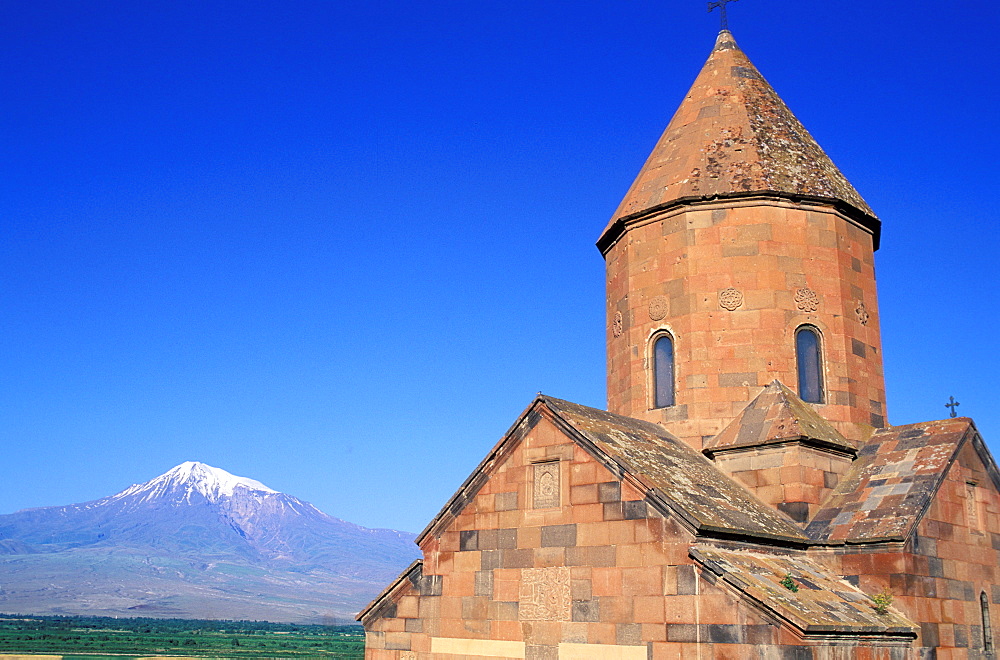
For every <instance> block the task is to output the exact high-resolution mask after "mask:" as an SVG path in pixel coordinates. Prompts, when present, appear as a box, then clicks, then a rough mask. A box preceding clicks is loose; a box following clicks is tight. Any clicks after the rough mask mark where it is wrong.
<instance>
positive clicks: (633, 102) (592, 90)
mask: <svg viewBox="0 0 1000 660" xmlns="http://www.w3.org/2000/svg"><path fill="white" fill-rule="evenodd" d="M4 8H5V12H4V18H3V20H2V21H0V85H2V89H3V90H4V93H3V96H2V100H0V135H2V136H3V139H2V140H0V179H2V181H3V185H0V264H2V273H3V275H2V279H0V360H2V362H0V441H2V442H3V446H4V456H5V466H6V470H5V474H4V479H2V480H0V513H9V512H12V511H15V510H17V509H21V508H26V507H34V506H48V505H57V504H66V503H70V502H79V501H85V500H89V499H94V498H97V497H101V496H104V495H108V494H111V493H113V492H116V491H118V490H121V489H123V488H125V487H127V486H129V485H130V484H132V483H134V482H140V481H145V480H147V479H150V478H152V477H154V476H156V475H158V474H160V473H162V472H164V471H166V470H167V469H169V468H171V467H172V466H174V465H176V464H178V463H180V462H182V461H186V460H200V461H203V462H206V463H209V464H211V465H215V466H217V467H221V468H224V469H226V470H229V471H230V472H233V473H235V474H239V475H243V476H249V477H252V478H255V479H258V480H260V481H262V482H264V483H265V484H267V485H269V486H271V487H272V488H276V489H279V490H282V491H285V492H289V493H291V494H294V495H297V496H299V497H301V498H303V499H306V500H309V501H312V502H313V503H315V504H316V505H317V506H319V507H320V508H321V509H323V510H324V511H327V512H328V513H331V514H333V515H336V516H338V517H341V518H344V519H347V520H351V521H353V522H357V523H360V524H364V525H367V526H380V527H381V526H384V527H394V528H397V529H406V530H410V531H419V529H421V528H422V527H423V525H424V524H425V523H426V522H427V521H428V520H429V519H430V518H431V517H432V516H433V515H434V514H435V513H436V512H437V510H438V508H439V507H440V506H441V505H442V504H443V503H444V501H445V500H446V499H447V498H448V497H449V496H450V495H451V493H452V492H453V491H454V490H455V488H456V487H457V486H458V485H459V484H460V483H461V482H462V480H463V479H464V478H465V477H466V476H467V474H468V473H469V471H470V470H471V469H472V468H473V467H474V466H475V465H476V463H478V461H479V460H480V459H481V458H482V457H483V456H484V455H485V453H486V452H487V451H488V449H489V448H490V447H491V446H492V445H493V444H494V443H495V442H496V440H497V439H498V438H499V437H500V436H501V435H502V434H503V432H504V431H505V430H506V429H507V427H508V426H509V424H510V423H511V422H513V421H514V419H515V418H516V416H517V415H518V414H519V413H520V411H521V410H522V409H523V408H524V407H525V406H526V405H527V404H528V403H529V402H530V401H531V399H532V397H533V396H534V395H535V393H536V392H538V391H543V392H545V393H547V394H551V395H553V396H557V397H561V398H565V399H570V400H573V401H577V402H579V403H583V404H587V405H593V406H598V407H603V405H604V400H605V399H604V397H605V394H604V346H603V342H604V326H605V319H604V305H603V295H604V284H603V261H602V259H601V256H600V254H599V253H598V251H597V249H596V248H595V247H594V241H595V240H596V239H597V236H598V234H599V232H600V230H601V229H602V228H603V227H604V225H605V223H606V222H607V220H608V218H609V217H610V215H611V213H612V212H613V211H614V209H615V207H616V205H617V203H618V201H619V200H620V199H621V197H622V196H623V195H624V193H625V191H626V189H627V188H628V185H629V183H630V182H631V180H632V178H633V177H634V176H635V174H636V173H637V171H638V169H639V167H640V166H641V165H642V162H643V160H644V159H645V157H646V155H647V154H648V152H649V151H650V150H651V149H652V147H653V145H654V143H655V141H656V139H657V137H658V136H659V134H660V132H661V131H662V130H663V128H664V127H665V126H666V124H667V122H668V121H669V119H670V116H671V115H672V113H673V111H674V109H675V108H676V106H677V104H678V103H679V102H680V100H681V98H682V97H683V95H684V93H685V92H686V90H687V88H688V86H689V85H690V84H691V82H692V81H693V80H694V77H695V75H696V74H697V72H698V70H699V69H700V68H701V66H702V64H703V63H704V60H705V59H706V57H707V56H708V53H709V51H710V49H711V46H712V44H713V42H714V39H715V36H716V32H717V30H718V17H717V15H714V16H713V15H709V14H708V13H707V12H706V8H705V3H704V2H700V1H692V2H677V1H667V2H663V1H659V2H653V1H651V0H650V1H645V0H642V1H638V0H637V1H630V0H626V1H619V2H604V3H597V2H589V3H588V2H584V3H580V2H563V1H559V2H538V1H537V0H536V1H534V2H526V1H524V0H507V1H505V2H468V1H462V2H460V1H458V0H454V1H447V2H445V1H438V0H429V1H425V2H419V3H415V2H414V3H402V2H382V1H373V0H366V1H360V0H338V1H337V2H332V1H331V2H308V1H299V2H275V1H272V0H257V1H249V2H248V1H246V0H243V1H241V2H235V1H229V2H223V1H218V0H209V1H208V2H197V3H196V2H189V1H179V2H178V1H174V0H172V1H170V2H166V1H150V2H140V3H135V2H124V1H122V2H101V1H90V2H69V1H66V0H62V1H60V2H51V1H49V0H39V1H37V2H25V1H21V0H15V1H14V2H11V3H7V4H6V5H5V7H4ZM998 18H1000V10H998V8H997V6H996V5H995V4H990V3H972V2H949V3H942V2H916V3H910V4H907V5H892V4H887V3H872V2H859V1H855V0H849V1H845V2H837V3H831V2H819V1H814V0H803V1H801V2H796V3H790V2H787V1H786V2H778V1H777V0H741V1H740V2H734V3H731V4H730V23H731V27H732V30H733V32H734V34H735V36H736V39H737V41H738V42H739V43H740V45H741V47H742V48H743V49H744V51H745V52H746V53H747V54H748V55H749V57H750V58H751V59H752V60H753V61H754V63H755V64H756V65H757V67H758V68H759V69H760V70H761V72H762V73H763V74H764V75H765V77H767V78H768V80H769V81H770V82H771V83H772V85H774V87H775V88H776V89H777V91H778V93H779V94H780V95H781V96H782V97H783V98H784V99H785V101H786V102H787V103H788V105H789V106H790V107H791V109H792V110H793V111H794V112H795V113H796V114H797V115H798V117H799V118H800V119H801V120H802V121H803V123H804V124H805V125H806V126H807V127H808V128H809V129H810V131H811V132H812V133H813V135H814V136H815V137H816V138H817V140H818V141H819V142H820V144H821V145H822V146H823V147H824V148H825V149H826V150H827V152H828V153H829V154H830V155H831V157H832V158H833V160H834V161H835V162H836V163H837V164H838V165H839V166H840V168H841V169H842V170H843V171H844V172H845V174H846V175H847V176H848V178H849V179H850V180H851V181H852V182H853V183H854V185H855V187H856V188H857V189H858V190H859V191H860V192H861V194H862V195H863V196H864V197H865V198H866V199H867V201H868V202H869V204H870V205H871V206H872V207H873V208H874V209H875V210H876V212H877V213H878V214H879V215H880V217H881V218H882V221H883V240H882V249H881V250H880V251H879V252H878V253H877V266H878V277H879V294H880V311H881V320H882V330H883V348H884V355H885V364H886V373H887V386H888V413H889V421H890V422H892V423H895V424H902V423H908V422H914V421H922V420H927V419H935V418H940V417H944V416H946V415H947V410H946V409H945V408H944V407H943V404H944V403H945V402H946V401H947V399H948V397H949V396H951V395H954V396H955V397H956V398H957V399H958V400H959V401H961V407H960V408H959V412H960V413H961V414H968V415H971V416H972V417H973V418H974V419H975V420H976V422H977V424H978V426H979V428H980V430H981V431H982V432H983V434H984V436H985V437H986V439H987V442H988V443H989V444H990V446H991V447H993V448H994V450H995V451H996V450H997V448H998V447H1000V444H998V443H1000V410H998V409H997V407H996V405H995V400H996V399H997V396H998V394H1000V387H998V383H997V376H996V374H997V373H998V371H1000V369H998V367H1000V358H998V355H1000V351H998V346H997V343H998V342H997V333H996V332H995V330H994V329H993V323H994V322H995V321H996V320H997V303H996V301H995V300H994V298H995V297H996V292H995V291H994V289H995V288H996V285H997V280H998V278H997V274H998V268H997V264H996V258H995V253H996V249H997V245H998V244H1000V223H998V218H997V215H998V213H997V210H996V208H997V204H996V199H995V196H996V194H997V191H998V184H997V182H998V181H1000V165H998V159H997V157H996V154H997V153H1000V139H998V131H997V130H996V127H995V126H994V124H995V123H996V119H997V108H998V107H1000V93H998V75H997V72H996V70H995V64H994V60H995V58H994V56H993V52H992V51H993V48H992V47H993V40H994V38H995V34H996V33H997V28H998V27H1000V20H998Z"/></svg>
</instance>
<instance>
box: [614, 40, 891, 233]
mask: <svg viewBox="0 0 1000 660" xmlns="http://www.w3.org/2000/svg"><path fill="white" fill-rule="evenodd" d="M755 193H774V194H778V195H783V196H789V197H794V198H819V199H822V200H828V201H831V202H834V203H836V204H837V205H838V206H841V207H845V205H846V208H845V210H846V211H847V212H848V213H850V214H851V215H855V216H858V219H859V220H860V221H862V222H863V223H864V224H865V225H866V226H869V227H871V228H872V229H873V231H874V232H875V238H876V247H877V245H878V224H879V222H878V219H877V218H876V217H875V214H874V212H873V211H872V210H871V208H870V207H869V206H868V204H867V203H865V200H864V199H862V198H861V195H859V194H858V192H857V191H856V190H855V189H854V187H853V186H852V185H851V184H850V182H848V180H847V179H846V178H845V177H844V175H843V174H842V173H841V172H840V170H839V169H837V166H836V165H834V164H833V161H831V160H830V158H829V156H827V155H826V153H825V152H824V151H823V149H822V148H820V146H819V145H818V144H817V143H816V140H814V139H813V137H812V136H811V135H809V132H808V131H807V130H806V129H805V127H803V126H802V124H801V122H799V120H798V119H796V118H795V115H793V114H792V112H791V111H790V110H789V109H788V107H787V106H786V105H785V103H784V101H782V100H781V98H780V97H779V96H778V95H777V93H775V91H774V89H773V88H772V87H771V85H769V84H768V83H767V81H766V80H764V77H763V76H761V75H760V72H758V71H757V69H756V67H754V65H753V64H752V63H751V62H750V60H749V59H748V58H747V56H746V55H745V54H744V53H743V51H741V50H740V48H739V46H737V45H736V41H735V40H734V39H733V35H732V34H730V32H729V31H728V30H724V31H723V32H721V33H720V34H719V38H718V40H717V41H716V43H715V49H714V50H713V51H712V54H711V55H710V56H709V58H708V61H707V62H706V63H705V66H704V68H702V70H701V73H700V74H698V78H697V79H696V80H695V82H694V85H692V86H691V89H690V91H688V93H687V96H685V97H684V101H683V102H682V103H681V105H680V107H679V108H678V109H677V112H676V114H674V117H673V119H672V120H671V121H670V124H669V125H668V126H667V129H666V130H665V131H664V132H663V135H662V136H661V137H660V141H659V142H658V143H657V144H656V148H655V149H653V152H652V153H651V154H650V156H649V158H648V160H647V161H646V164H645V165H643V167H642V170H641V171H640V172H639V175H638V176H637V177H636V179H635V182H634V183H633V184H632V187H631V188H630V189H629V191H628V194H626V195H625V198H624V199H623V200H622V202H621V205H619V207H618V210H617V211H615V214H614V216H613V217H612V219H611V223H610V224H609V225H608V227H607V229H605V230H604V234H605V235H604V236H602V237H601V240H600V241H598V244H599V245H601V244H605V243H608V242H610V240H614V237H611V238H609V237H608V236H607V235H608V234H609V233H613V234H617V233H618V231H615V227H616V226H617V227H619V231H620V227H621V225H622V222H623V220H627V219H629V218H631V217H635V216H638V215H641V214H643V213H644V212H647V211H650V210H654V209H657V208H659V207H664V206H669V205H670V204H672V203H677V202H680V201H694V200H698V199H710V198H713V197H731V196H745V195H750V194H755Z"/></svg>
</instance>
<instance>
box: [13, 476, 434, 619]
mask: <svg viewBox="0 0 1000 660" xmlns="http://www.w3.org/2000/svg"><path fill="white" fill-rule="evenodd" d="M413 539H414V535H413V534H409V533H407V532H398V531H395V530H388V529H367V528H364V527H360V526H358V525H354V524H352V523H349V522H345V521H343V520H339V519H337V518H334V517H332V516H329V515H327V514H325V513H323V512H322V511H320V510H319V509H317V508H316V507H314V506H313V505H312V504H309V503H308V502H304V501H302V500H300V499H298V498H296V497H293V496H291V495H286V494H285V493H279V492H277V491H275V490H272V489H270V488H268V487H267V486H265V485H264V484H262V483H260V482H257V481H254V480H253V479H247V478H245V477H236V476H234V475H232V474H229V473H228V472H226V471H225V470H220V469H218V468H214V467H211V466H208V465H205V464H203V463H194V462H188V463H182V464H181V465H178V466H177V467H175V468H173V469H172V470H170V471H169V472H167V473H165V474H163V475H160V476H159V477H156V478H155V479H152V480H151V481H147V482H146V483H143V484H137V485H135V486H131V487H130V488H127V489H125V490H123V491H122V492H120V493H118V494H116V495H111V496H109V497H105V498H102V499H99V500H94V501H92V502H84V503H82V504H71V505H68V506H58V507H47V508H40V509H26V510H23V511H18V512H16V513H12V514H8V515H0V612H6V613H22V614H88V615H102V616H153V617H176V618H197V619H253V620H267V621H283V622H302V623H321V622H324V621H326V622H329V621H333V620H344V619H352V618H353V614H354V613H355V612H357V611H358V610H359V609H360V608H361V607H363V606H364V605H365V604H366V603H367V602H368V601H370V600H371V599H372V598H374V596H375V595H376V594H377V593H378V592H379V591H380V590H381V588H382V587H384V586H385V584H387V583H388V582H389V581H391V580H392V579H393V578H394V577H396V576H397V575H398V574H399V572H400V571H401V570H402V569H403V568H405V567H406V566H407V565H408V564H409V563H410V562H411V561H412V560H413V559H415V558H416V557H417V556H418V554H419V553H418V550H417V547H416V545H414V543H413Z"/></svg>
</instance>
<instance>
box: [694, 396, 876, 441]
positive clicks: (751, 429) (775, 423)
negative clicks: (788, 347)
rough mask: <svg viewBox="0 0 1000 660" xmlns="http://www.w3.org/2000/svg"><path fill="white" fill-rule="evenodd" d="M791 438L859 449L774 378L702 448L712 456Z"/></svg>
mask: <svg viewBox="0 0 1000 660" xmlns="http://www.w3.org/2000/svg"><path fill="white" fill-rule="evenodd" d="M791 441H800V442H804V443H807V444H813V445H818V446H821V447H827V448H831V449H836V450H839V451H842V452H846V453H849V454H856V453H857V450H858V448H857V445H855V443H853V442H851V441H849V440H848V439H847V438H845V437H844V436H842V435H841V434H840V432H839V431H837V429H835V428H833V426H831V425H830V423H829V422H827V421H826V420H825V419H823V418H822V417H821V416H820V414H819V413H818V412H816V411H815V410H814V409H813V408H812V406H810V405H809V404H807V403H805V402H804V401H802V399H800V398H799V397H798V396H796V394H795V393H794V392H792V391H791V390H790V389H788V388H787V387H785V386H784V385H783V384H782V383H781V382H780V381H778V380H774V381H772V382H771V384H770V385H768V386H767V387H765V388H764V391H762V392H761V393H760V394H758V395H757V398H755V399H754V400H753V401H751V402H750V404H749V405H748V406H747V407H746V408H744V409H743V410H742V411H741V412H740V414H739V415H737V416H736V419H734V420H733V421H732V422H730V424H729V426H727V427H726V428H725V429H723V431H722V433H720V434H719V435H717V436H715V439H714V440H713V441H712V444H711V445H710V446H708V447H706V448H705V449H704V450H702V451H704V453H705V454H706V455H708V456H712V455H713V454H717V453H719V452H722V451H726V450H730V449H739V448H745V447H759V446H763V445H773V444H779V443H785V442H791Z"/></svg>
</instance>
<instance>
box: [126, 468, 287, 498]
mask: <svg viewBox="0 0 1000 660" xmlns="http://www.w3.org/2000/svg"><path fill="white" fill-rule="evenodd" d="M238 487H242V488H245V489H247V490H251V491H258V492H262V493H277V492H278V491H276V490H272V489H270V488H268V487H267V486H265V485H264V484H262V483H260V482H259V481H256V480H254V479H249V478H247V477H237V476H236V475H233V474H230V473H228V472H226V471H225V470H222V469H220V468H217V467H212V466H211V465H205V464H204V463H199V462H197V461H186V462H184V463H181V464H180V465H178V466H177V467H175V468H173V469H171V470H168V471H167V472H165V473H164V474H161V475H160V476H158V477H156V478H155V479H151V480H150V481H147V482H146V483H144V484H136V485H134V486H131V487H130V488H126V489H125V490H123V491H122V492H120V493H118V494H117V495H112V496H111V497H110V498H108V499H110V500H119V499H122V498H135V497H137V498H139V501H141V502H148V501H151V500H154V499H159V498H161V497H163V496H166V495H171V494H172V495H174V496H176V495H181V496H182V498H183V499H184V500H187V501H190V499H191V495H192V494H193V493H199V494H200V495H202V496H203V497H205V499H207V500H208V501H210V502H217V501H219V499H221V498H223V497H232V495H233V493H234V492H236V489H237V488H238Z"/></svg>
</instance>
